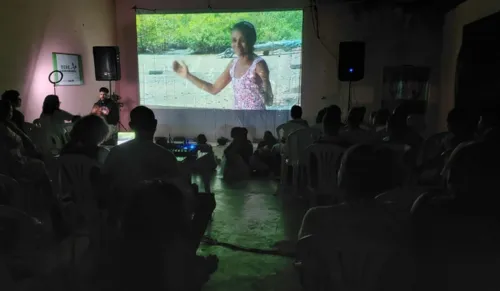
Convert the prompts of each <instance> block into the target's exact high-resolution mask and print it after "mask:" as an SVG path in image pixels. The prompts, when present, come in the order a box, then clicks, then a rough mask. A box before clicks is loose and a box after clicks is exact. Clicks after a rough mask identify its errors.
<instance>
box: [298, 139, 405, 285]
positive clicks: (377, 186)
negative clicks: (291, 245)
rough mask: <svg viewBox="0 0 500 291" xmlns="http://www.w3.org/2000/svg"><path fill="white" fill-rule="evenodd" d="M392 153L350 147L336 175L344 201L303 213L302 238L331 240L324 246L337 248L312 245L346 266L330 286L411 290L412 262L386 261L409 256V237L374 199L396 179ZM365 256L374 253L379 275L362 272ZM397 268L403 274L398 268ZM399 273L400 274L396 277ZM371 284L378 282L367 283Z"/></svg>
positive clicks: (392, 215)
mask: <svg viewBox="0 0 500 291" xmlns="http://www.w3.org/2000/svg"><path fill="white" fill-rule="evenodd" d="M391 155H392V154H391V153H390V150H387V149H384V148H381V147H377V146H374V145H355V146H353V147H351V148H349V150H347V152H346V153H345V154H344V156H343V158H342V163H341V168H340V171H339V175H338V176H339V179H338V185H339V188H340V189H341V190H342V191H341V193H342V194H343V195H342V198H343V199H342V201H343V203H342V204H338V205H334V206H324V207H314V208H311V209H310V210H309V211H308V212H307V213H306V215H305V216H304V219H303V222H302V227H301V230H300V232H299V239H300V238H303V237H305V236H308V235H313V236H315V237H319V238H320V239H321V241H325V242H327V243H326V245H330V246H334V247H329V248H323V247H320V246H312V247H317V248H318V249H317V251H318V252H321V253H320V254H319V255H320V256H321V257H324V258H331V259H333V260H337V259H338V260H340V261H333V262H331V263H332V264H333V263H340V264H343V263H346V264H348V265H347V267H346V271H345V276H338V277H337V276H334V277H332V278H331V279H332V282H330V284H332V285H330V286H333V285H336V286H343V287H345V288H348V289H350V290H354V289H359V290H370V289H372V288H375V289H377V290H411V288H410V286H411V285H412V283H413V281H412V280H411V277H412V275H413V273H414V272H412V271H411V270H410V269H409V268H408V267H409V266H411V265H410V264H411V260H408V261H402V262H403V263H408V265H403V264H394V265H392V264H387V265H386V263H388V262H390V259H392V258H394V257H395V256H396V257H399V255H402V257H403V258H405V257H407V256H409V252H408V248H409V245H410V241H409V239H408V238H407V237H406V235H405V233H404V232H403V230H402V229H403V228H402V224H401V223H400V222H399V221H398V219H397V218H396V217H395V216H394V214H393V213H392V212H390V211H389V210H388V209H386V207H385V206H384V205H381V204H379V203H377V201H375V199H374V198H375V196H377V195H378V194H380V193H382V192H384V191H386V190H388V189H390V188H391V187H392V177H391V175H387V172H390V170H391V169H390V165H389V164H388V163H387V162H386V160H387V159H390V158H391ZM299 251H305V252H307V251H308V250H299ZM362 254H371V255H373V256H372V257H371V259H373V260H370V264H377V265H378V263H380V264H383V265H382V266H380V268H379V267H376V268H374V270H375V271H378V272H377V273H375V274H368V273H367V274H364V272H362V271H365V269H364V268H365V267H366V266H365V265H360V264H363V262H364V260H363V261H362V262H361V259H360V257H359V256H362ZM344 256H345V257H344ZM325 262H326V261H325ZM358 262H359V264H357V263H358ZM398 263H400V262H399V261H398ZM327 264H328V263H327ZM377 265H375V266H377ZM327 268H328V267H327ZM358 268H359V269H358ZM393 268H394V269H393ZM398 268H399V270H400V271H401V274H400V273H399V272H398V271H397V270H398ZM343 270H344V269H343ZM353 272H354V273H353ZM379 272H380V273H379ZM361 273H363V275H362V276H363V278H356V279H355V278H350V276H352V275H353V274H354V275H355V276H356V275H360V274H361ZM396 273H398V276H396V277H394V275H395V274H396ZM343 275H344V274H343ZM386 276H387V277H386ZM340 277H342V278H340ZM374 277H376V278H374ZM365 278H366V280H363V279H365ZM358 279H359V280H358ZM373 279H374V280H373ZM339 280H342V281H339ZM351 280H352V281H351ZM386 280H387V281H386ZM373 283H375V284H378V286H372V285H370V286H366V285H369V284H373ZM385 284H389V285H387V286H386V285H385ZM349 285H350V286H349ZM391 285H392V286H394V285H397V287H398V288H394V289H391V288H389V286H391ZM332 288H333V287H332Z"/></svg>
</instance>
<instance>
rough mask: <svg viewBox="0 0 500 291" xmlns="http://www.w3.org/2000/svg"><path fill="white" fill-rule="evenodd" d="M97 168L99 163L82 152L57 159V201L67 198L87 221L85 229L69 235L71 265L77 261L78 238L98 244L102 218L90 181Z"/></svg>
mask: <svg viewBox="0 0 500 291" xmlns="http://www.w3.org/2000/svg"><path fill="white" fill-rule="evenodd" d="M96 167H98V164H97V163H96V162H95V161H93V160H91V159H90V158H88V157H86V156H83V155H62V156H61V157H59V159H58V174H57V177H58V178H57V179H58V183H57V184H58V196H59V197H58V198H59V200H60V201H64V200H66V199H65V198H70V200H71V201H73V203H74V204H75V206H76V207H75V208H76V210H77V212H78V214H80V215H82V216H83V217H84V218H85V221H86V225H85V228H84V229H78V230H75V232H74V233H73V234H72V239H73V248H72V262H73V264H76V255H77V254H76V252H77V246H76V245H77V242H78V240H79V239H80V238H82V237H88V238H89V240H90V244H91V246H92V245H99V244H100V241H99V240H100V239H101V235H102V233H101V232H102V229H101V219H102V218H101V217H100V215H101V213H100V212H99V208H98V203H97V200H96V198H95V193H94V189H93V187H92V182H91V173H92V170H93V169H94V168H96Z"/></svg>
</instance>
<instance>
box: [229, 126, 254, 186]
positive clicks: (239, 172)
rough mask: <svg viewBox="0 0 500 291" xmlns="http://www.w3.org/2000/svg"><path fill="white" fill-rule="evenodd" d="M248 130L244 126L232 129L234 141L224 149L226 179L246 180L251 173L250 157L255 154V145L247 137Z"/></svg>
mask: <svg viewBox="0 0 500 291" xmlns="http://www.w3.org/2000/svg"><path fill="white" fill-rule="evenodd" d="M247 133H248V131H247V130H246V128H243V127H235V128H233V129H232V130H231V138H233V141H232V142H231V144H230V145H229V146H228V147H227V148H226V149H225V150H224V162H223V164H224V165H223V171H222V173H223V177H224V180H226V181H232V182H236V181H241V180H245V179H247V178H248V177H249V175H250V166H249V163H250V157H251V156H252V154H253V145H252V143H251V142H250V141H249V140H248V138H247Z"/></svg>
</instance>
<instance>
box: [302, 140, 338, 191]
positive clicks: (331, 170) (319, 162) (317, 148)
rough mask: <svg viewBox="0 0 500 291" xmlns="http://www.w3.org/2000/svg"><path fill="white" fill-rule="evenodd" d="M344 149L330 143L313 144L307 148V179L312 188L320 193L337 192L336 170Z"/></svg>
mask: <svg viewBox="0 0 500 291" xmlns="http://www.w3.org/2000/svg"><path fill="white" fill-rule="evenodd" d="M344 151H345V149H344V148H343V147H340V146H337V145H330V144H313V145H311V146H309V147H308V148H307V150H306V152H307V153H308V157H309V162H310V166H309V167H308V172H309V173H308V177H309V179H308V181H309V183H310V185H309V186H310V187H311V188H312V189H314V190H315V191H316V192H318V193H322V194H328V193H332V194H335V193H337V192H338V191H336V190H337V189H338V185H337V170H338V168H339V166H340V165H339V163H340V158H341V157H342V154H343V153H344ZM313 167H314V168H313Z"/></svg>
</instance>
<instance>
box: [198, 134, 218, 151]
mask: <svg viewBox="0 0 500 291" xmlns="http://www.w3.org/2000/svg"><path fill="white" fill-rule="evenodd" d="M207 142H208V139H207V137H206V136H205V135H204V134H199V135H198V136H197V137H196V143H197V144H198V150H200V152H203V153H213V152H214V150H213V149H212V146H211V145H209V144H208V143H207Z"/></svg>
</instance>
